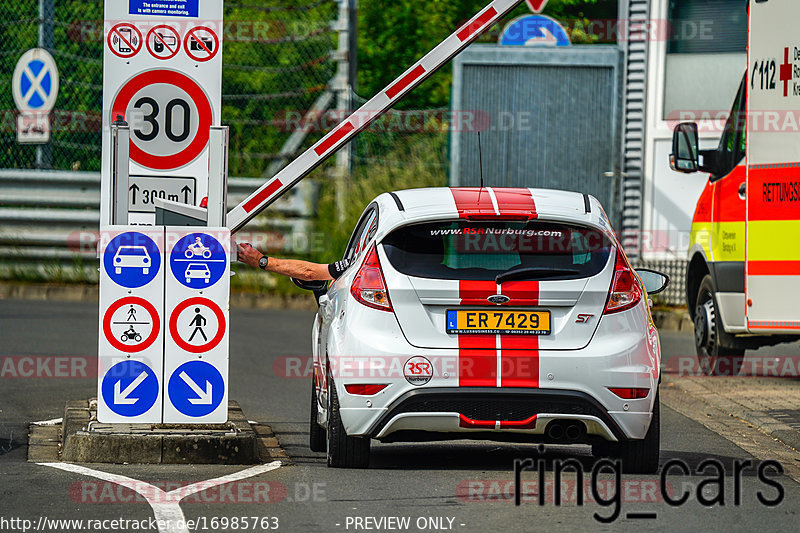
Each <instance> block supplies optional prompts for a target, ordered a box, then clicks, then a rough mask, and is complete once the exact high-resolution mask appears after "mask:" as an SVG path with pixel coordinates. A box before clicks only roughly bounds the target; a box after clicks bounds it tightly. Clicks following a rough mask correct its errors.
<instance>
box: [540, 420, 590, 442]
mask: <svg viewBox="0 0 800 533" xmlns="http://www.w3.org/2000/svg"><path fill="white" fill-rule="evenodd" d="M545 433H546V434H547V437H548V438H549V439H550V440H554V441H560V440H563V441H566V442H576V441H579V440H581V439H582V438H583V436H584V435H585V434H586V425H585V424H584V423H583V422H575V421H572V420H554V421H552V422H550V424H548V425H547V430H546V432H545Z"/></svg>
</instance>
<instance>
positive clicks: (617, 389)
mask: <svg viewBox="0 0 800 533" xmlns="http://www.w3.org/2000/svg"><path fill="white" fill-rule="evenodd" d="M344 259H345V260H346V261H348V262H349V264H350V266H349V268H348V270H347V271H346V272H345V273H344V275H343V276H341V277H340V278H339V279H337V280H336V281H335V282H333V283H332V284H331V285H330V287H327V286H322V285H315V284H313V283H306V284H303V285H304V288H309V289H315V292H316V295H317V297H318V300H319V312H318V314H317V316H316V320H315V323H314V326H313V333H312V338H313V355H314V378H313V384H312V386H311V417H310V433H311V435H310V446H311V449H312V450H313V451H319V452H322V451H325V452H327V457H328V465H330V466H333V467H351V468H363V467H367V466H368V465H369V454H370V442H371V439H376V440H378V441H382V442H420V441H434V440H447V439H465V438H466V439H482V440H497V441H514V442H531V443H538V442H543V443H557V444H590V445H592V449H593V453H594V454H595V455H602V456H611V457H618V458H620V459H621V461H622V463H623V468H624V469H625V471H627V472H642V473H647V472H655V471H656V470H657V468H658V456H659V399H658V386H659V382H660V370H659V367H660V361H661V351H660V350H661V349H660V344H659V339H658V333H657V331H656V328H655V326H654V325H653V320H652V318H651V316H650V311H649V305H648V298H647V295H648V293H650V294H654V293H656V292H659V291H662V290H663V289H664V288H665V287H666V285H667V283H668V280H667V278H666V276H664V275H663V274H659V273H657V272H653V271H646V270H639V271H633V270H632V269H631V266H630V264H629V262H628V260H627V258H626V256H625V254H624V252H623V250H622V248H621V246H620V244H619V242H618V240H617V238H616V236H615V235H614V233H613V231H612V228H611V226H610V224H609V221H608V218H607V217H606V215H605V213H604V211H603V208H602V207H601V205H600V203H599V202H598V201H597V200H596V199H594V198H593V197H590V196H587V195H582V194H578V193H572V192H564V191H555V190H545V189H522V188H519V189H517V188H514V189H510V188H433V189H415V190H407V191H398V192H394V193H388V194H383V195H381V196H379V197H378V198H376V199H375V200H374V201H373V202H372V203H371V204H370V205H369V206H368V207H367V209H366V210H365V211H364V214H363V216H362V217H361V219H360V221H359V223H358V225H357V226H356V228H355V231H354V233H353V236H352V237H351V239H350V243H349V245H348V247H347V250H346V252H345V255H344Z"/></svg>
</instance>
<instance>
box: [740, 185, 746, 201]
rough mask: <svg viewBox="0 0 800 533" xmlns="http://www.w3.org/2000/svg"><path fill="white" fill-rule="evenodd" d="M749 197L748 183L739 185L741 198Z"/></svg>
mask: <svg viewBox="0 0 800 533" xmlns="http://www.w3.org/2000/svg"><path fill="white" fill-rule="evenodd" d="M746 197H747V183H742V184H741V185H739V198H741V199H742V200H744V199H745V198H746Z"/></svg>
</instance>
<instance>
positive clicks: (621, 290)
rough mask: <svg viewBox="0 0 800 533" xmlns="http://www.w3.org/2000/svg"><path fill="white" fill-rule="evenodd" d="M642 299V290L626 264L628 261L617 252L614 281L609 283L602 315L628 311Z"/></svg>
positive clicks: (619, 251) (620, 251)
mask: <svg viewBox="0 0 800 533" xmlns="http://www.w3.org/2000/svg"><path fill="white" fill-rule="evenodd" d="M641 299H642V289H641V287H639V281H638V280H637V279H636V275H635V274H634V273H633V269H632V268H631V266H630V265H629V264H628V260H627V259H626V258H625V255H624V254H623V253H622V250H617V265H616V267H615V269H614V281H612V282H611V289H610V290H609V292H608V303H606V310H605V311H604V312H603V314H604V315H609V314H611V313H619V312H620V311H625V310H627V309H630V308H631V307H633V306H635V305H636V304H638V303H639V300H641Z"/></svg>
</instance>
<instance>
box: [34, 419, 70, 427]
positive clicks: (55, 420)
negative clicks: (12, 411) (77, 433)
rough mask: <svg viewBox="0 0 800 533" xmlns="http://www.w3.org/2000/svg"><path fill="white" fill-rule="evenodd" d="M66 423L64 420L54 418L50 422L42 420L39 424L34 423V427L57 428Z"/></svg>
mask: <svg viewBox="0 0 800 533" xmlns="http://www.w3.org/2000/svg"><path fill="white" fill-rule="evenodd" d="M63 421H64V419H63V418H52V419H50V420H40V421H39V422H34V423H33V425H34V426H57V425H59V424H61V423H62V422H63Z"/></svg>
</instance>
